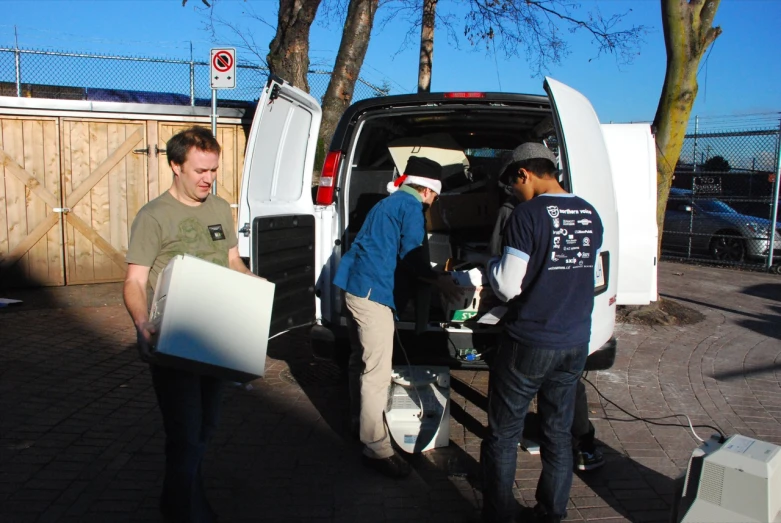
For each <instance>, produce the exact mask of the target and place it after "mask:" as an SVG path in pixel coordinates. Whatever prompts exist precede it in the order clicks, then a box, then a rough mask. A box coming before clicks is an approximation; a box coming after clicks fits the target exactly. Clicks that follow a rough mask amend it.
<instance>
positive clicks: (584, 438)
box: [572, 380, 596, 454]
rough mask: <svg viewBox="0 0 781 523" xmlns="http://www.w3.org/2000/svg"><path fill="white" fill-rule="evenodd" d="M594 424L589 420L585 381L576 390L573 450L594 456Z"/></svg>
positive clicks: (579, 381) (579, 383)
mask: <svg viewBox="0 0 781 523" xmlns="http://www.w3.org/2000/svg"><path fill="white" fill-rule="evenodd" d="M595 435H596V430H594V424H593V423H591V420H589V419H588V398H587V397H586V386H585V385H584V384H583V380H578V384H577V388H576V389H575V416H574V418H573V419H572V450H574V451H576V452H588V453H589V454H593V453H594V451H595V450H596V444H595V443H594V437H595Z"/></svg>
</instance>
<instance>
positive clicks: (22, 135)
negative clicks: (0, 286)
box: [0, 117, 65, 285]
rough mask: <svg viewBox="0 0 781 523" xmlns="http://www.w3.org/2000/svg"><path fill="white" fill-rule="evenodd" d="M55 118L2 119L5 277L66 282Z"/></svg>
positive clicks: (1, 263) (0, 208)
mask: <svg viewBox="0 0 781 523" xmlns="http://www.w3.org/2000/svg"><path fill="white" fill-rule="evenodd" d="M61 207H62V205H61V201H60V144H59V132H58V120H57V119H56V118H21V117H19V118H15V117H4V118H2V119H0V276H8V275H9V274H10V275H11V276H10V278H8V280H10V281H6V278H5V277H4V278H3V280H4V281H3V283H5V284H11V285H62V284H64V283H65V276H64V272H63V257H62V220H61V218H60V214H59V211H60V208H61Z"/></svg>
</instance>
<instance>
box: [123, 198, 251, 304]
mask: <svg viewBox="0 0 781 523" xmlns="http://www.w3.org/2000/svg"><path fill="white" fill-rule="evenodd" d="M238 243H239V240H238V238H237V237H236V231H235V230H234V225H233V214H232V213H231V208H230V204H229V203H228V202H226V201H225V200H223V199H222V198H220V197H218V196H214V195H212V194H210V195H209V196H207V197H206V200H204V201H203V203H201V204H200V205H198V206H195V207H191V206H189V205H185V204H183V203H182V202H180V201H179V200H177V199H176V198H174V197H173V196H172V195H171V193H169V192H168V191H166V192H165V193H163V194H161V195H160V196H158V197H157V198H155V199H154V200H152V201H151V202H149V203H147V204H146V205H144V206H143V207H142V208H141V210H140V211H138V215H136V218H135V220H133V227H132V229H131V230H130V245H129V246H128V249H127V256H126V257H125V261H127V262H128V263H133V264H136V265H141V266H144V267H150V268H151V269H150V271H149V284H150V285H151V286H152V288H153V289H154V288H155V285H157V277H158V276H159V275H160V273H161V272H162V271H163V269H165V266H166V265H168V262H169V261H171V258H173V257H174V256H177V255H179V254H189V255H191V256H195V257H197V258H201V259H202V260H206V261H210V262H212V263H216V264H218V265H222V266H223V267H227V266H228V251H229V250H230V249H232V248H233V247H235V246H236V245H238Z"/></svg>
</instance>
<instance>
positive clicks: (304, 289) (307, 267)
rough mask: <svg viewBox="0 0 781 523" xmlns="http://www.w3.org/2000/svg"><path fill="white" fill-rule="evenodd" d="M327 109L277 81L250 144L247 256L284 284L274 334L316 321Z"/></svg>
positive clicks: (242, 235)
mask: <svg viewBox="0 0 781 523" xmlns="http://www.w3.org/2000/svg"><path fill="white" fill-rule="evenodd" d="M321 115H322V111H321V109H320V105H319V104H318V103H317V101H315V99H314V98H312V97H311V96H309V95H308V94H307V93H305V92H304V91H301V90H300V89H297V88H295V87H293V86H292V85H290V84H288V83H287V82H285V81H284V80H282V79H280V78H276V77H273V76H272V77H270V78H269V80H268V82H267V84H266V87H265V88H264V90H263V93H262V95H261V97H260V100H259V101H258V107H257V110H256V112H255V117H254V119H253V122H252V129H251V131H250V135H249V138H248V140H247V153H246V156H245V158H246V160H245V162H244V171H243V174H242V182H241V195H240V197H239V221H238V224H239V254H241V256H242V257H244V258H249V260H250V269H252V272H254V273H255V274H257V275H259V276H263V277H264V278H266V279H268V280H269V281H271V282H273V283H274V284H275V285H276V290H275V293H274V306H273V312H272V314H271V327H270V335H274V334H278V333H280V332H284V331H286V330H289V329H291V328H294V327H298V326H302V325H308V324H312V323H313V322H314V320H315V289H314V287H315V232H316V231H315V211H314V205H313V204H312V191H311V186H312V169H313V168H314V163H315V150H316V148H317V134H318V130H319V128H320V119H321Z"/></svg>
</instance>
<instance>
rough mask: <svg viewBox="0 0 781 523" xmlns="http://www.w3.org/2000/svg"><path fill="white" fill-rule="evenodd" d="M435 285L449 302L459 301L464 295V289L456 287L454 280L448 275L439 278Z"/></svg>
mask: <svg viewBox="0 0 781 523" xmlns="http://www.w3.org/2000/svg"><path fill="white" fill-rule="evenodd" d="M435 285H436V286H437V288H439V292H440V293H441V294H442V296H444V297H445V299H447V300H448V301H458V300H460V299H461V297H462V296H463V294H464V293H463V289H461V287H459V286H458V285H456V282H454V281H453V278H451V277H450V276H449V275H447V274H443V275H442V276H440V277H439V278H437V281H436V283H435Z"/></svg>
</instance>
